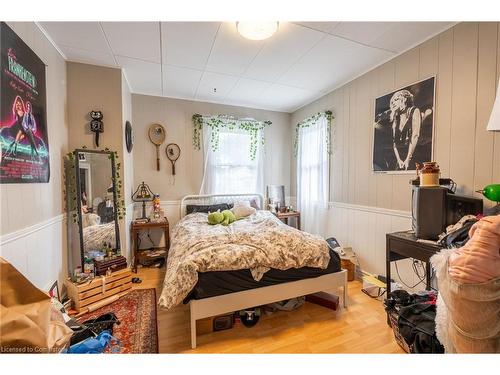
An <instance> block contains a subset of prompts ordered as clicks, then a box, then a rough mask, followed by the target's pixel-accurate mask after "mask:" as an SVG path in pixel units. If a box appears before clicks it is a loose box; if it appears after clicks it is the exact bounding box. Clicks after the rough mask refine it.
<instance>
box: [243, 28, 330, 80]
mask: <svg viewBox="0 0 500 375" xmlns="http://www.w3.org/2000/svg"><path fill="white" fill-rule="evenodd" d="M324 35H325V34H324V33H322V32H319V31H315V30H311V29H308V28H305V27H302V26H298V25H295V24H292V23H283V24H280V27H279V29H278V31H277V32H276V34H275V35H273V37H272V38H270V39H269V40H267V41H266V44H265V45H264V46H263V47H262V49H261V51H260V52H259V54H258V55H257V57H256V58H255V59H254V60H253V61H252V63H251V64H250V66H249V67H248V69H247V70H246V72H245V73H244V74H243V76H244V77H247V78H253V79H258V80H263V81H269V82H274V81H276V80H277V79H278V78H279V77H280V76H281V75H282V74H283V73H284V72H285V71H286V70H287V69H288V68H289V67H290V66H291V65H292V64H293V63H294V62H295V61H297V60H298V59H299V58H300V57H301V56H302V55H303V54H304V53H306V52H307V51H308V50H309V49H311V48H312V47H313V46H314V45H315V44H316V43H318V42H319V41H320V40H321V38H323V37H324Z"/></svg>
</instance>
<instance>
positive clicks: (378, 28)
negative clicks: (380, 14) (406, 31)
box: [332, 22, 398, 45]
mask: <svg viewBox="0 0 500 375" xmlns="http://www.w3.org/2000/svg"><path fill="white" fill-rule="evenodd" d="M397 24H398V22H340V23H339V25H338V26H337V27H336V28H335V30H333V31H332V34H334V35H338V36H341V37H344V38H347V39H350V40H353V41H357V42H360V43H363V44H368V45H373V44H372V43H373V42H374V41H376V40H377V39H378V38H380V37H381V36H382V35H384V34H388V33H390V32H391V30H392V29H393V28H394V27H395V26H396V25H397ZM391 38H398V36H397V35H392V36H391Z"/></svg>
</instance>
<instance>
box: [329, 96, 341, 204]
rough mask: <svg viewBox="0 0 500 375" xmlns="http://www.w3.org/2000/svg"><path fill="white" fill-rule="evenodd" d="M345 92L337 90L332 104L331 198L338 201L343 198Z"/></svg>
mask: <svg viewBox="0 0 500 375" xmlns="http://www.w3.org/2000/svg"><path fill="white" fill-rule="evenodd" d="M343 99H344V96H343V93H342V90H336V91H335V92H334V93H333V97H332V105H331V107H330V108H328V109H330V110H331V111H332V113H333V117H334V118H333V120H332V134H331V137H332V144H331V148H332V155H331V157H330V163H331V165H330V200H331V201H334V202H338V201H340V200H342V163H343V159H344V148H343V134H344V124H343Z"/></svg>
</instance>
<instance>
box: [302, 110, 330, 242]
mask: <svg viewBox="0 0 500 375" xmlns="http://www.w3.org/2000/svg"><path fill="white" fill-rule="evenodd" d="M330 121H331V114H330V115H327V114H326V113H325V115H321V114H319V115H315V116H313V117H312V118H311V119H309V121H307V122H302V123H301V124H299V125H297V140H296V151H297V206H298V209H299V210H300V213H301V220H302V223H303V224H302V229H303V230H305V231H307V232H310V233H313V234H319V235H322V234H324V230H325V229H326V228H325V223H326V221H327V220H326V214H327V209H328V190H329V153H330V152H329V147H330V143H329V140H330V134H329V133H330ZM304 124H307V125H304ZM326 140H328V141H326Z"/></svg>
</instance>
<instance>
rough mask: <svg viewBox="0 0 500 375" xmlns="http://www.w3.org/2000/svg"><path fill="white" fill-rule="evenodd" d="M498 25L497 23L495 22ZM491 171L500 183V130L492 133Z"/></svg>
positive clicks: (499, 48)
mask: <svg viewBox="0 0 500 375" xmlns="http://www.w3.org/2000/svg"><path fill="white" fill-rule="evenodd" d="M497 25H498V24H497ZM499 79H500V26H498V38H497V79H496V83H497V85H498V84H499V82H498V80H499ZM493 148H494V149H493V171H492V172H493V173H492V176H491V181H492V182H493V183H497V184H500V131H497V132H495V133H494V141H493Z"/></svg>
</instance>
